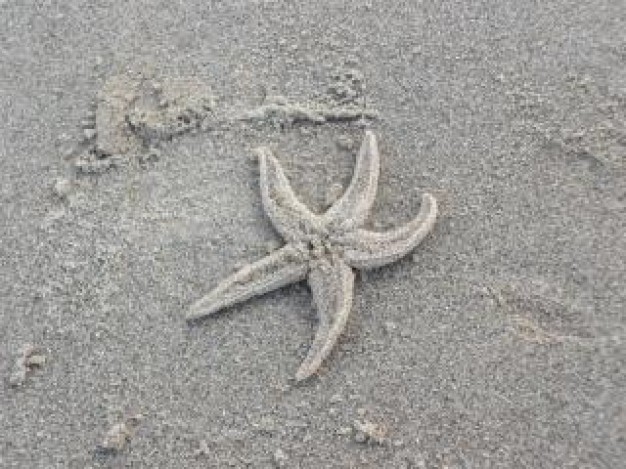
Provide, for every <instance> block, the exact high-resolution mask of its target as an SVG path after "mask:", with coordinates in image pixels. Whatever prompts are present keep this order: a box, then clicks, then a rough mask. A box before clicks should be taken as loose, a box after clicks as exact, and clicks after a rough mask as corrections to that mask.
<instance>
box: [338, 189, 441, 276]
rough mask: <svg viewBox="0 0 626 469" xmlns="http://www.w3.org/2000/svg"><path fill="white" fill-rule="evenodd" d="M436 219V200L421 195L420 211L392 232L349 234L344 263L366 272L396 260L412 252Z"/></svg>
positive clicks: (363, 231)
mask: <svg viewBox="0 0 626 469" xmlns="http://www.w3.org/2000/svg"><path fill="white" fill-rule="evenodd" d="M436 218H437V201H436V200H435V198H434V197H433V196H432V195H430V194H424V195H423V196H422V205H421V207H420V212H419V214H418V215H417V217H415V218H414V219H413V220H412V221H410V222H409V223H407V224H406V225H403V226H401V227H399V228H396V229H395V230H391V231H387V232H384V233H376V232H372V231H367V230H363V229H359V230H356V231H355V232H353V233H351V234H350V235H349V238H348V239H347V240H346V241H347V246H346V247H345V249H344V253H343V254H344V258H345V260H346V262H347V263H348V264H349V265H350V266H351V267H353V268H355V269H370V268H374V267H380V266H383V265H386V264H390V263H392V262H395V261H397V260H398V259H400V258H402V257H404V256H405V255H406V254H408V253H409V252H410V251H411V250H412V249H414V248H415V247H416V246H417V245H418V244H419V243H420V242H421V241H422V240H423V239H424V238H425V237H426V236H427V235H428V233H430V231H431V230H432V228H433V226H434V225H435V219H436Z"/></svg>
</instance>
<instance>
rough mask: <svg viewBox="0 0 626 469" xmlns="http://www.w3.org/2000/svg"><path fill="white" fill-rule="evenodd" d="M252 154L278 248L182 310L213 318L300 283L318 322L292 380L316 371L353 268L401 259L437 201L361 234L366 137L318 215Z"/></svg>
mask: <svg viewBox="0 0 626 469" xmlns="http://www.w3.org/2000/svg"><path fill="white" fill-rule="evenodd" d="M257 153H258V157H259V163H260V172H261V177H260V181H261V197H262V201H263V207H264V209H265V212H266V213H267V216H268V217H269V219H270V220H271V222H272V224H273V225H274V227H275V228H276V230H277V231H278V233H279V234H280V235H281V236H282V237H283V238H284V239H285V241H286V245H285V246H283V247H282V248H280V249H278V250H276V251H274V252H273V253H271V254H269V255H268V256H266V257H265V258H263V259H261V260H259V261H257V262H254V263H252V264H249V265H247V266H245V267H244V268H242V269H241V270H239V271H238V272H236V273H234V274H233V275H231V276H230V277H228V278H226V279H225V280H224V281H223V282H222V283H220V284H219V285H218V286H217V288H215V289H214V290H213V291H212V292H210V293H209V294H208V295H207V296H205V297H203V298H201V299H200V300H198V301H197V302H195V303H194V304H193V305H192V306H191V307H190V311H189V314H188V316H187V319H188V320H194V319H198V318H201V317H203V316H207V315H210V314H214V313H217V312H218V311H220V310H222V309H224V308H227V307H229V306H232V305H234V304H236V303H240V302H242V301H245V300H248V299H250V298H252V297H255V296H258V295H262V294H264V293H266V292H269V291H272V290H275V289H277V288H280V287H283V286H286V285H289V284H291V283H294V282H299V281H301V280H304V279H307V281H308V284H309V287H310V289H311V294H312V296H313V302H314V303H315V306H316V307H317V312H318V317H319V322H318V329H317V333H316V335H315V339H314V340H313V344H312V345H311V348H310V350H309V352H308V355H307V357H306V358H305V360H304V362H303V363H302V365H301V366H300V368H299V369H298V372H297V373H296V380H298V381H300V380H303V379H306V378H308V377H309V376H311V375H312V374H314V373H315V372H316V371H317V370H318V369H319V367H320V365H321V364H322V362H323V361H324V359H325V358H326V357H327V356H328V355H329V354H330V352H331V350H332V348H333V346H334V345H335V343H336V342H337V339H338V338H339V336H340V335H341V333H342V332H343V330H344V328H345V325H346V322H347V320H348V316H349V314H350V309H351V306H352V297H353V290H354V272H353V269H370V268H375V267H380V266H383V265H386V264H390V263H392V262H394V261H396V260H398V259H400V258H401V257H404V256H405V255H406V254H408V253H409V252H410V251H411V250H413V248H415V247H416V246H417V245H418V244H419V243H420V242H421V241H422V240H423V239H424V238H425V237H426V235H427V234H428V233H429V232H430V231H431V229H432V228H433V226H434V224H435V219H436V217H437V202H436V201H435V198H434V197H433V196H432V195H430V194H424V195H423V196H422V203H421V207H420V211H419V214H418V215H417V217H416V218H415V219H413V220H412V221H411V222H409V223H407V224H406V225H403V226H401V227H399V228H396V229H393V230H390V231H386V232H373V231H369V230H367V229H365V228H363V225H364V223H365V221H366V220H367V217H368V216H369V213H370V210H371V208H372V204H373V203H374V198H375V197H376V188H377V186H378V174H379V172H380V159H379V155H378V146H377V143H376V137H375V135H374V134H373V133H372V132H371V131H366V132H365V137H364V138H363V143H362V144H361V149H360V150H359V154H358V156H357V162H356V168H355V170H354V175H353V178H352V181H351V183H350V185H349V186H348V188H347V189H346V191H345V192H344V194H343V195H342V196H341V197H340V198H339V200H337V201H336V202H335V203H334V204H333V205H332V206H331V207H330V208H329V209H328V210H327V211H326V212H325V213H323V214H316V213H313V212H312V211H311V210H309V209H308V208H307V207H306V206H305V205H304V204H303V203H302V202H300V201H299V200H298V198H297V197H296V195H295V194H294V192H293V190H292V188H291V186H290V184H289V181H288V180H287V178H286V177H285V174H284V172H283V170H282V168H281V166H280V164H279V163H278V161H277V160H276V158H275V157H274V155H272V153H271V152H270V151H269V149H267V148H260V149H258V150H257Z"/></svg>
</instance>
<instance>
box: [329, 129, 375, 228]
mask: <svg viewBox="0 0 626 469" xmlns="http://www.w3.org/2000/svg"><path fill="white" fill-rule="evenodd" d="M379 173H380V157H379V155H378V144H377V143H376V136H375V135H374V133H373V132H371V131H369V130H368V131H366V132H365V137H363V143H362V144H361V149H360V150H359V154H358V156H357V162H356V167H355V169H354V175H353V177H352V181H351V182H350V185H349V186H348V188H347V189H346V192H345V193H344V194H343V195H342V196H341V197H340V198H339V200H337V202H335V203H334V204H333V205H332V207H330V208H329V209H328V211H327V212H326V214H325V218H326V219H327V220H329V221H330V220H332V221H343V220H348V221H349V222H350V223H351V224H353V226H359V225H361V224H362V223H363V222H364V221H365V220H366V219H367V217H368V215H369V212H370V210H371V208H372V204H373V203H374V199H375V198H376V189H377V187H378V175H379Z"/></svg>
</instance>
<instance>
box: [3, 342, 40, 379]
mask: <svg viewBox="0 0 626 469" xmlns="http://www.w3.org/2000/svg"><path fill="white" fill-rule="evenodd" d="M45 363H46V357H45V355H43V354H42V353H41V352H40V351H39V349H37V348H36V347H35V346H33V345H31V344H26V345H24V346H23V347H22V349H21V350H20V353H19V356H18V357H17V359H16V360H15V363H14V364H13V371H12V372H11V376H10V377H9V384H10V385H11V386H12V387H20V386H23V385H24V383H25V382H26V377H27V375H28V373H29V372H30V371H31V370H32V369H33V368H39V367H41V366H43V365H44V364H45Z"/></svg>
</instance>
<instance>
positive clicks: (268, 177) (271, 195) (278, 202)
mask: <svg viewBox="0 0 626 469" xmlns="http://www.w3.org/2000/svg"><path fill="white" fill-rule="evenodd" d="M257 154H258V156H259V164H260V173H261V177H260V181H261V199H262V201H263V208H264V209H265V213H266V214H267V216H268V217H269V219H270V220H271V222H272V224H273V225H274V228H276V231H278V232H279V233H280V234H281V236H283V237H284V238H285V239H286V240H287V241H294V240H297V239H299V238H300V237H301V235H302V234H303V233H305V232H307V228H308V227H310V226H311V225H312V224H314V223H315V220H316V218H317V216H316V215H315V214H314V213H312V212H311V211H310V210H309V209H308V208H307V207H306V206H305V205H304V204H303V203H302V202H300V201H299V200H298V198H297V197H296V195H295V193H294V192H293V189H292V188H291V185H290V184H289V180H288V179H287V177H286V176H285V173H284V172H283V169H282V168H281V166H280V163H278V160H277V159H276V158H275V157H274V155H273V154H272V152H271V151H270V150H269V149H268V148H266V147H261V148H259V149H257Z"/></svg>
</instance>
